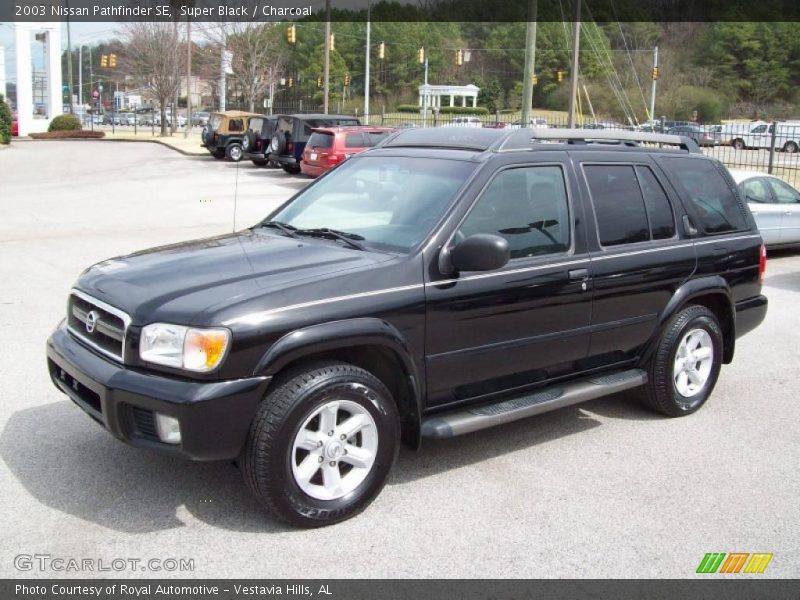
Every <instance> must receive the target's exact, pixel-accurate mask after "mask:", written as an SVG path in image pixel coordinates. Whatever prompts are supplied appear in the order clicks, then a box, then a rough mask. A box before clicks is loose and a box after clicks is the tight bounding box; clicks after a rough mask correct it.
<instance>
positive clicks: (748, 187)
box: [742, 177, 773, 203]
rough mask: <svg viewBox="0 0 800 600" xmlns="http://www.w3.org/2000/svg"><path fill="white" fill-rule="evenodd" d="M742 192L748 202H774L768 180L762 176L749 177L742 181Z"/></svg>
mask: <svg viewBox="0 0 800 600" xmlns="http://www.w3.org/2000/svg"><path fill="white" fill-rule="evenodd" d="M742 194H743V195H744V199H745V200H747V201H748V202H761V203H770V202H773V199H772V194H770V193H769V189H768V188H767V184H766V182H765V181H764V180H763V179H761V178H760V177H759V178H757V179H748V180H747V181H745V182H744V183H742Z"/></svg>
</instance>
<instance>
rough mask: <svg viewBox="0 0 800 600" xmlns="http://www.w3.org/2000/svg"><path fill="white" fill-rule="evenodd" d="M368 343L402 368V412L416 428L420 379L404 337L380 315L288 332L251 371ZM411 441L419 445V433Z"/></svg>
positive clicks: (263, 372) (267, 372)
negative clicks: (404, 393)
mask: <svg viewBox="0 0 800 600" xmlns="http://www.w3.org/2000/svg"><path fill="white" fill-rule="evenodd" d="M367 346H380V347H382V348H384V349H386V350H388V351H389V352H391V354H392V356H393V358H394V359H395V360H396V362H397V363H398V364H399V365H400V367H401V368H402V370H403V377H404V380H405V385H406V386H407V392H408V401H409V402H408V411H409V412H410V413H411V414H408V415H405V416H406V417H407V418H410V419H411V421H412V422H413V424H414V428H413V429H414V431H416V432H418V431H419V422H420V418H421V415H422V393H421V389H422V388H421V386H422V381H421V379H420V375H419V373H418V372H417V368H416V367H415V366H414V361H413V360H412V358H411V357H412V353H411V350H410V348H409V345H408V342H407V341H406V339H405V337H404V336H403V334H402V333H400V331H399V330H398V329H397V328H396V327H395V326H394V325H392V324H391V323H388V322H387V321H384V320H382V319H376V318H358V319H347V320H342V321H331V322H328V323H320V324H318V325H312V326H310V327H304V328H302V329H297V330H295V331H292V332H290V333H287V334H286V335H284V336H283V337H282V338H280V339H279V340H278V341H277V342H275V343H274V344H273V345H272V346H271V347H270V348H268V349H267V351H266V352H265V353H264V355H263V356H262V357H261V360H259V362H258V364H257V365H256V367H255V369H254V371H253V373H254V374H258V375H257V376H274V375H275V374H277V373H278V372H279V371H281V369H283V368H284V367H286V366H287V365H289V364H290V363H293V362H295V361H297V360H300V359H303V358H305V357H307V356H312V355H315V354H320V353H325V352H330V351H333V350H339V349H346V348H359V347H361V348H363V347H367ZM410 443H411V444H412V445H418V433H415V434H412V437H411V438H410Z"/></svg>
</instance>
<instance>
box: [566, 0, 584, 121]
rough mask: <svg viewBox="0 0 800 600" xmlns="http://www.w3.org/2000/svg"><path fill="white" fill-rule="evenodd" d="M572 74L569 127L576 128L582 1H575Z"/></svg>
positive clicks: (570, 81)
mask: <svg viewBox="0 0 800 600" xmlns="http://www.w3.org/2000/svg"><path fill="white" fill-rule="evenodd" d="M572 30H573V34H572V73H570V79H569V117H568V120H567V127H575V104H576V100H577V95H578V55H579V52H580V45H581V0H575V20H574V21H573V23H572Z"/></svg>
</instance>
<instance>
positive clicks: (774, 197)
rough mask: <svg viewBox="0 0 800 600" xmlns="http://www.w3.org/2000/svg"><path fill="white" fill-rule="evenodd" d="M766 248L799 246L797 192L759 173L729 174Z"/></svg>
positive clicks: (799, 209)
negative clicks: (745, 202)
mask: <svg viewBox="0 0 800 600" xmlns="http://www.w3.org/2000/svg"><path fill="white" fill-rule="evenodd" d="M730 172H731V175H732V176H733V179H734V181H735V182H736V184H737V185H738V186H739V190H740V191H741V192H742V196H743V197H744V199H745V200H747V205H748V206H749V207H750V212H752V213H753V217H755V219H756V224H757V225H758V230H759V231H760V232H761V237H762V238H763V239H764V243H765V244H766V245H767V246H769V247H776V246H791V245H797V244H800V192H799V191H797V190H796V189H795V188H793V187H792V186H791V185H789V184H788V183H786V182H785V181H783V180H782V179H779V178H778V177H775V176H773V175H767V174H766V173H759V172H758V171H739V170H736V169H731V170H730Z"/></svg>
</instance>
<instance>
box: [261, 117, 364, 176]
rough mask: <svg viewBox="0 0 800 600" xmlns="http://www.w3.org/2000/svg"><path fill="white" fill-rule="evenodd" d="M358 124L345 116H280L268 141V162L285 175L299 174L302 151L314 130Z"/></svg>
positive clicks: (352, 118) (355, 119) (353, 119)
mask: <svg viewBox="0 0 800 600" xmlns="http://www.w3.org/2000/svg"><path fill="white" fill-rule="evenodd" d="M360 124H361V123H360V122H359V120H358V119H357V118H355V117H349V116H347V115H318V114H309V115H304V114H299V115H281V116H280V117H278V123H277V125H276V126H275V133H273V134H272V139H271V140H270V146H269V153H270V160H271V161H273V162H274V163H276V164H278V165H280V166H281V167H283V170H284V171H286V172H287V173H295V174H296V173H299V172H300V161H301V160H302V158H303V150H304V149H305V147H306V142H308V138H309V137H311V134H312V133H313V131H314V129H316V128H318V127H335V126H343V125H360Z"/></svg>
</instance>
